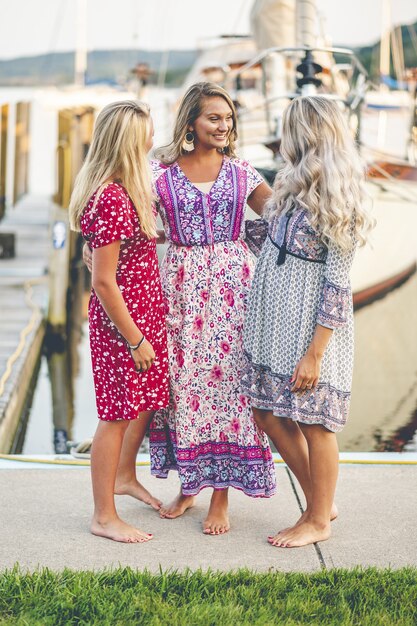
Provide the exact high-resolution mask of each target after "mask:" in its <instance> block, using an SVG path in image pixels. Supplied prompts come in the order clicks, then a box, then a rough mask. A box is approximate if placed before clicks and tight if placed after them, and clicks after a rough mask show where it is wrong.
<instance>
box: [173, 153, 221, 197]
mask: <svg viewBox="0 0 417 626" xmlns="http://www.w3.org/2000/svg"><path fill="white" fill-rule="evenodd" d="M226 162H227V156H226V155H225V154H224V155H223V159H222V164H221V166H220V169H219V171H218V174H217V176H216V178H215V179H214V181H213V184H212V186H211V187H210V191H209V192H208V193H205V192H204V191H201V189H199V188H198V187H197V186H196V185H195V184H194V183H193V182H192V181H191V180H190V179H189V178H188V176H187V174H186V173H185V172H184V170H183V169H182V167H181V166H180V164H179V163H178V161H175V165H176V166H177V168H178V170H179V171H180V172H181V175H182V176H183V177H184V178H185V180H186V181H187V182H188V184H189V185H191V187H194V189H196V190H197V191H198V192H199V193H201V194H202V195H203V196H209V195H210V194H211V192H212V191H213V189H214V187H215V186H216V184H217V182H218V180H219V179H220V176H221V174H222V172H223V169H224V166H225V164H226ZM199 182H201V181H199ZM207 182H211V181H207Z"/></svg>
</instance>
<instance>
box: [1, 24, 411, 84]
mask: <svg viewBox="0 0 417 626" xmlns="http://www.w3.org/2000/svg"><path fill="white" fill-rule="evenodd" d="M413 28H414V33H416V31H417V22H416V23H415V24H413V25H412V26H411V29H413ZM401 31H402V38H403V48H404V61H405V67H406V68H409V67H417V35H416V36H415V38H414V40H413V38H412V36H411V35H410V32H409V28H408V27H407V26H401ZM355 52H356V54H357V56H358V57H359V59H360V60H361V62H362V63H363V65H364V66H365V67H366V69H367V70H368V72H369V74H370V75H371V77H372V78H377V77H378V74H379V52H380V42H379V41H378V42H376V43H375V44H373V45H370V46H363V47H360V48H356V49H355ZM164 55H165V56H164ZM197 55H198V52H197V50H174V51H171V52H169V54H168V65H167V71H166V84H168V85H172V86H177V85H181V83H182V82H183V80H184V78H185V76H186V74H187V72H188V70H189V69H190V67H191V66H192V64H193V63H194V61H195V59H196V58H197ZM165 58H166V53H164V52H162V51H149V50H94V51H93V52H90V53H89V54H88V74H87V82H88V83H96V82H106V83H119V84H123V83H125V82H126V81H127V80H128V78H129V77H130V76H131V74H130V71H131V69H132V68H133V67H134V66H135V65H136V64H137V63H146V64H148V65H149V67H150V69H151V70H152V72H153V74H152V76H151V78H150V81H151V82H156V81H157V80H158V73H159V70H160V67H161V64H162V63H164V62H165ZM391 76H394V70H393V67H392V63H391ZM73 77H74V53H73V52H56V53H50V54H43V55H40V56H33V57H24V58H18V59H10V60H5V61H0V85H1V86H31V85H64V84H68V83H71V82H72V81H73Z"/></svg>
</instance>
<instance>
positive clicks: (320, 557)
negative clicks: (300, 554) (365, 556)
mask: <svg viewBox="0 0 417 626" xmlns="http://www.w3.org/2000/svg"><path fill="white" fill-rule="evenodd" d="M285 470H286V472H287V475H288V479H289V481H290V484H291V488H292V490H293V493H294V496H295V499H296V500H297V504H298V507H299V509H300V511H301V513H304V509H303V505H302V503H301V500H300V496H299V495H298V491H297V487H296V486H295V482H294V477H293V475H292V473H291V472H290V470H289V469H288V467H287V466H286V467H285ZM313 546H314V549H315V551H316V554H317V558H318V561H319V563H320V567H321V569H328V568H327V565H326V561H325V560H324V556H323V553H322V551H321V549H320V546H319V544H318V543H313Z"/></svg>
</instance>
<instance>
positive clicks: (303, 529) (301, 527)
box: [268, 518, 331, 548]
mask: <svg viewBox="0 0 417 626" xmlns="http://www.w3.org/2000/svg"><path fill="white" fill-rule="evenodd" d="M330 532H331V531H330V522H329V523H328V524H326V525H324V526H323V525H318V524H314V523H313V522H312V521H311V520H310V519H308V518H307V519H306V520H304V522H302V523H301V524H296V525H295V526H293V527H292V528H290V529H289V530H287V531H285V532H279V533H278V534H277V535H275V537H268V541H269V543H270V544H271V545H273V546H276V547H277V548H299V547H301V546H307V545H309V544H311V543H317V542H318V541H326V539H328V538H329V537H330Z"/></svg>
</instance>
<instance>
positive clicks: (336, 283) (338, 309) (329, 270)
mask: <svg viewBox="0 0 417 626" xmlns="http://www.w3.org/2000/svg"><path fill="white" fill-rule="evenodd" d="M355 248H356V246H352V248H351V249H350V250H348V251H344V250H342V249H341V248H340V247H339V246H337V245H335V244H334V243H330V244H329V246H328V252H327V258H326V262H325V268H324V276H323V284H322V291H321V295H320V302H319V307H318V314H317V323H318V324H320V326H325V327H326V328H331V329H332V330H334V329H336V328H340V327H342V326H344V325H345V324H346V322H347V320H348V318H349V315H348V314H349V311H350V310H351V308H352V290H351V287H350V277H349V273H350V269H351V267H352V263H353V258H354V256H355Z"/></svg>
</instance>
